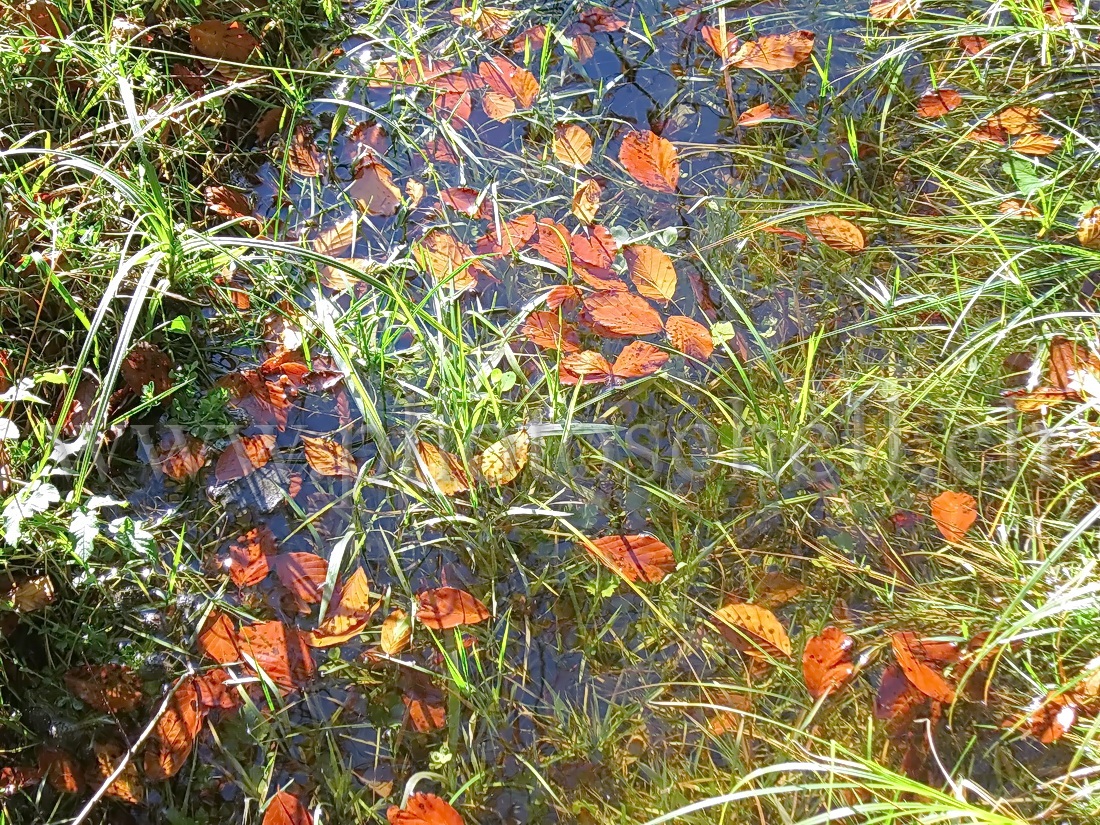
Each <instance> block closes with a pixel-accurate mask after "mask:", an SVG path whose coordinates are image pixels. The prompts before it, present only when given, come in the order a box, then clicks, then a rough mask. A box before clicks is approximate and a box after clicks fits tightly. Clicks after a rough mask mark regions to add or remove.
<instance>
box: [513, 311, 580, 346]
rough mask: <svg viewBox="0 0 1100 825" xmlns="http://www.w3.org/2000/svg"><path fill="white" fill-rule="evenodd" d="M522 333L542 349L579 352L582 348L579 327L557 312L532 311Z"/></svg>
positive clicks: (521, 330)
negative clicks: (562, 317) (565, 319)
mask: <svg viewBox="0 0 1100 825" xmlns="http://www.w3.org/2000/svg"><path fill="white" fill-rule="evenodd" d="M520 333H521V334H522V335H523V337H524V338H526V339H527V340H528V341H530V342H531V343H533V344H535V345H536V346H537V347H540V348H541V349H551V350H552V349H556V350H561V351H562V352H577V351H578V350H579V349H580V348H581V347H580V338H579V337H578V336H577V328H576V327H575V326H573V325H572V324H571V323H569V322H568V321H562V319H561V315H560V314H559V313H557V312H532V313H531V314H530V315H528V316H527V320H526V321H525V322H524V324H523V327H522V328H521V329H520Z"/></svg>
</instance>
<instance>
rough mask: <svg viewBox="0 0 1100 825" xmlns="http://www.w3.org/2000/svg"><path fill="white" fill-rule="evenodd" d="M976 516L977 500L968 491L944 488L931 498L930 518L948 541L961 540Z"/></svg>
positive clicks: (955, 541)
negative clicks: (952, 490)
mask: <svg viewBox="0 0 1100 825" xmlns="http://www.w3.org/2000/svg"><path fill="white" fill-rule="evenodd" d="M977 518H978V508H977V502H976V501H975V500H974V496H972V495H970V494H969V493H954V492H951V491H950V490H945V491H944V492H942V493H940V494H939V495H938V496H936V497H935V498H934V499H932V519H933V520H934V521H935V522H936V527H937V529H939V531H940V533H941V535H943V537H944V538H945V539H947V540H948V541H949V542H952V543H957V542H960V541H962V540H963V538H965V536H966V531H967V530H969V529H970V527H971V525H973V524H974V521H975V520H976V519H977Z"/></svg>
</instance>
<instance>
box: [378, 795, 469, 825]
mask: <svg viewBox="0 0 1100 825" xmlns="http://www.w3.org/2000/svg"><path fill="white" fill-rule="evenodd" d="M386 819H388V820H389V821H390V825H465V823H464V822H463V820H462V817H461V816H460V815H459V813H458V811H456V810H455V809H454V808H452V807H451V806H450V805H449V804H447V803H446V802H444V801H443V800H442V799H440V798H439V797H438V796H436V795H435V794H430V793H414V794H413V795H412V796H410V797H409V799H408V801H407V802H406V803H405V807H404V808H398V807H397V806H396V805H391V806H390V807H389V809H388V810H387V811H386Z"/></svg>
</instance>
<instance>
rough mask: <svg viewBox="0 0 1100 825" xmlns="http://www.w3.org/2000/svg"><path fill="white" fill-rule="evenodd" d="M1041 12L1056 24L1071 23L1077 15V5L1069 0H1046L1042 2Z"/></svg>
mask: <svg viewBox="0 0 1100 825" xmlns="http://www.w3.org/2000/svg"><path fill="white" fill-rule="evenodd" d="M1043 14H1044V15H1045V16H1046V18H1047V20H1049V21H1050V22H1051V23H1053V24H1054V25H1056V26H1060V25H1061V24H1063V23H1072V22H1073V18H1075V17H1076V16H1077V7H1076V6H1074V5H1073V3H1072V2H1070V0H1047V2H1046V3H1044V4H1043Z"/></svg>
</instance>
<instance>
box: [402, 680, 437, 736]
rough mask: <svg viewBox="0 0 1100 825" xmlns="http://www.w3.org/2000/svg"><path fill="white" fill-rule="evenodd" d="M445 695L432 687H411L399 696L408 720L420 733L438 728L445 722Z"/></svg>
mask: <svg viewBox="0 0 1100 825" xmlns="http://www.w3.org/2000/svg"><path fill="white" fill-rule="evenodd" d="M444 700H445V697H444V696H443V693H442V692H441V691H439V690H437V689H436V688H434V687H421V688H413V689H411V690H409V691H408V692H407V693H405V694H404V695H403V696H402V697H401V701H402V702H404V703H405V712H406V717H407V719H408V722H409V723H410V724H411V725H412V726H413V728H414V729H415V730H417V731H419V732H420V733H431V732H432V731H433V730H440V729H442V728H443V727H445V726H446V724H447V711H446V709H445V708H444V706H443V702H444Z"/></svg>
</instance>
